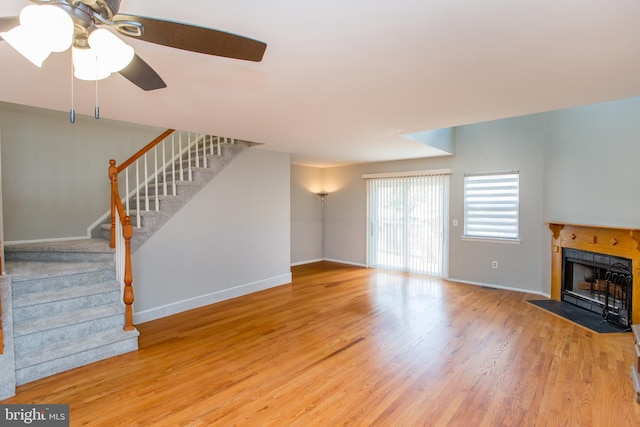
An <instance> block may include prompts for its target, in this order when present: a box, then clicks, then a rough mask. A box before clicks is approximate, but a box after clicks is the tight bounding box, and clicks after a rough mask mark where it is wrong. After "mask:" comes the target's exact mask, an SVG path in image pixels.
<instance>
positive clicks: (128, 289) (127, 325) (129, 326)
mask: <svg viewBox="0 0 640 427" xmlns="http://www.w3.org/2000/svg"><path fill="white" fill-rule="evenodd" d="M122 235H123V236H124V247H125V256H124V296H123V298H122V299H123V301H124V304H125V312H124V330H125V331H132V330H134V329H135V328H134V327H133V307H132V305H133V300H134V296H133V286H131V282H133V274H132V273H131V236H133V227H132V226H131V217H130V216H129V215H127V216H125V217H124V225H123V227H122Z"/></svg>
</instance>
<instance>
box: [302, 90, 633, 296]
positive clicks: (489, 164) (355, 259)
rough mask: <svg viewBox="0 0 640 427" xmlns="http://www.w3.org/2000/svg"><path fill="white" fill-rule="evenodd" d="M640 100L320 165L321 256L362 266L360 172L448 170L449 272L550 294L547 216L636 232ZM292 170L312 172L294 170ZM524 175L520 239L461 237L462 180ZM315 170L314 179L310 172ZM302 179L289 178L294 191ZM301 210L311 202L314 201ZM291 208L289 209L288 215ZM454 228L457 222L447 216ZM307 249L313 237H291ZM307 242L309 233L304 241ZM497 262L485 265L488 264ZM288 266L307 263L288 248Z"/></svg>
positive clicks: (470, 128)
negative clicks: (446, 144)
mask: <svg viewBox="0 0 640 427" xmlns="http://www.w3.org/2000/svg"><path fill="white" fill-rule="evenodd" d="M637 117H640V99H639V98H631V99H626V100H620V101H613V102H608V103H603V104H598V105H591V106H585V107H576V108H571V109H566V110H560V111H553V112H548V113H541V114H534V115H529V116H523V117H516V118H510V119H504V120H496V121H491V122H486V123H478V124H473V125H466V126H459V127H456V128H455V132H454V140H455V149H456V155H455V156H449V157H439V158H428V159H416V160H406V161H397V162H382V163H373V164H361V165H352V166H345V167H335V168H325V169H322V170H321V172H320V173H319V177H320V178H319V180H320V183H319V184H317V185H320V186H322V187H324V189H325V190H327V191H329V192H330V193H331V195H330V196H329V197H327V200H326V205H325V208H326V209H325V242H326V243H325V255H324V258H326V259H330V260H336V261H342V262H348V263H354V264H360V265H365V263H366V183H365V181H364V180H363V179H362V178H361V175H362V174H363V173H376V172H400V171H411V170H421V169H441V168H451V169H452V170H453V173H452V175H451V197H450V219H451V221H450V222H449V224H450V228H449V242H448V243H449V273H448V277H449V278H451V279H454V280H459V281H463V282H469V283H475V284H486V285H491V286H496V287H503V288H509V289H519V290H526V291H530V292H535V293H542V294H548V293H549V292H550V279H549V278H550V257H551V255H550V242H551V241H550V238H551V237H550V231H549V230H548V228H547V226H546V222H547V221H564V222H571V223H582V224H597V225H611V226H621V227H635V228H640V215H638V212H640V201H639V200H638V198H637V197H636V195H635V192H634V191H635V190H634V188H635V186H636V184H637V183H638V182H640V169H638V168H637V167H636V166H635V163H636V162H635V159H636V158H640V144H638V143H637V141H638V140H639V139H640V122H639V121H638V120H637ZM293 169H294V170H296V173H295V174H292V179H294V180H295V179H296V177H298V176H307V177H308V176H314V175H312V172H310V171H307V170H306V169H313V168H308V167H304V166H294V167H293ZM512 169H513V170H519V171H520V185H521V190H520V196H521V199H520V233H521V240H522V241H521V243H520V244H505V243H494V242H483V241H468V240H463V239H461V238H460V236H461V234H462V221H463V215H464V211H463V199H462V197H463V188H462V185H463V177H464V174H465V173H469V172H490V171H501V170H512ZM315 176H318V175H315ZM294 186H298V187H301V185H299V184H296V183H295V182H292V187H294ZM308 203H309V205H308V206H307V207H306V208H305V209H310V208H312V206H311V203H312V201H311V199H309V202H308ZM295 215H296V213H293V212H292V216H295ZM454 219H457V220H458V224H459V225H458V227H453V226H452V223H453V220H454ZM295 231H296V229H294V233H293V236H292V241H295V242H296V245H298V246H303V245H306V246H313V245H314V244H317V243H314V242H313V238H314V237H313V235H312V234H311V233H307V234H306V235H296V233H295ZM305 239H308V240H309V241H307V242H306V243H305ZM494 260H495V261H498V265H499V268H498V269H493V268H491V262H492V261H494ZM292 262H293V263H303V262H304V259H303V258H302V257H301V256H297V254H292Z"/></svg>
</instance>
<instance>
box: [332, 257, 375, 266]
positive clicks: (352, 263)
mask: <svg viewBox="0 0 640 427" xmlns="http://www.w3.org/2000/svg"><path fill="white" fill-rule="evenodd" d="M324 261H330V262H337V263H340V264H347V265H355V266H356V267H366V266H367V264H361V263H359V262H351V261H342V260H339V259H331V258H325V259H324Z"/></svg>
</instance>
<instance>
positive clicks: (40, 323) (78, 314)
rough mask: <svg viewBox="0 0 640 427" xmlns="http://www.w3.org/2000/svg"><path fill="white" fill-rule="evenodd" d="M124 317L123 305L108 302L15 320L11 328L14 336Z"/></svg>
mask: <svg viewBox="0 0 640 427" xmlns="http://www.w3.org/2000/svg"><path fill="white" fill-rule="evenodd" d="M120 315H122V316H123V317H124V307H123V306H122V304H120V303H114V304H108V305H104V306H100V307H91V308H88V309H84V310H75V311H73V312H70V313H61V314H57V315H54V316H47V317H42V318H37V319H32V320H27V321H24V322H16V324H15V325H14V328H13V333H14V336H15V337H16V338H17V337H21V336H25V335H30V334H35V333H38V332H43V331H48V330H52V329H57V328H63V327H65V326H71V325H77V324H80V323H83V322H89V321H94V320H97V319H102V318H106V317H111V316H120Z"/></svg>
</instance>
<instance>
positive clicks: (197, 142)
mask: <svg viewBox="0 0 640 427" xmlns="http://www.w3.org/2000/svg"><path fill="white" fill-rule="evenodd" d="M195 142H196V143H195V146H196V167H197V168H199V167H200V150H199V149H198V146H199V143H200V136H199V135H196V141H195Z"/></svg>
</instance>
